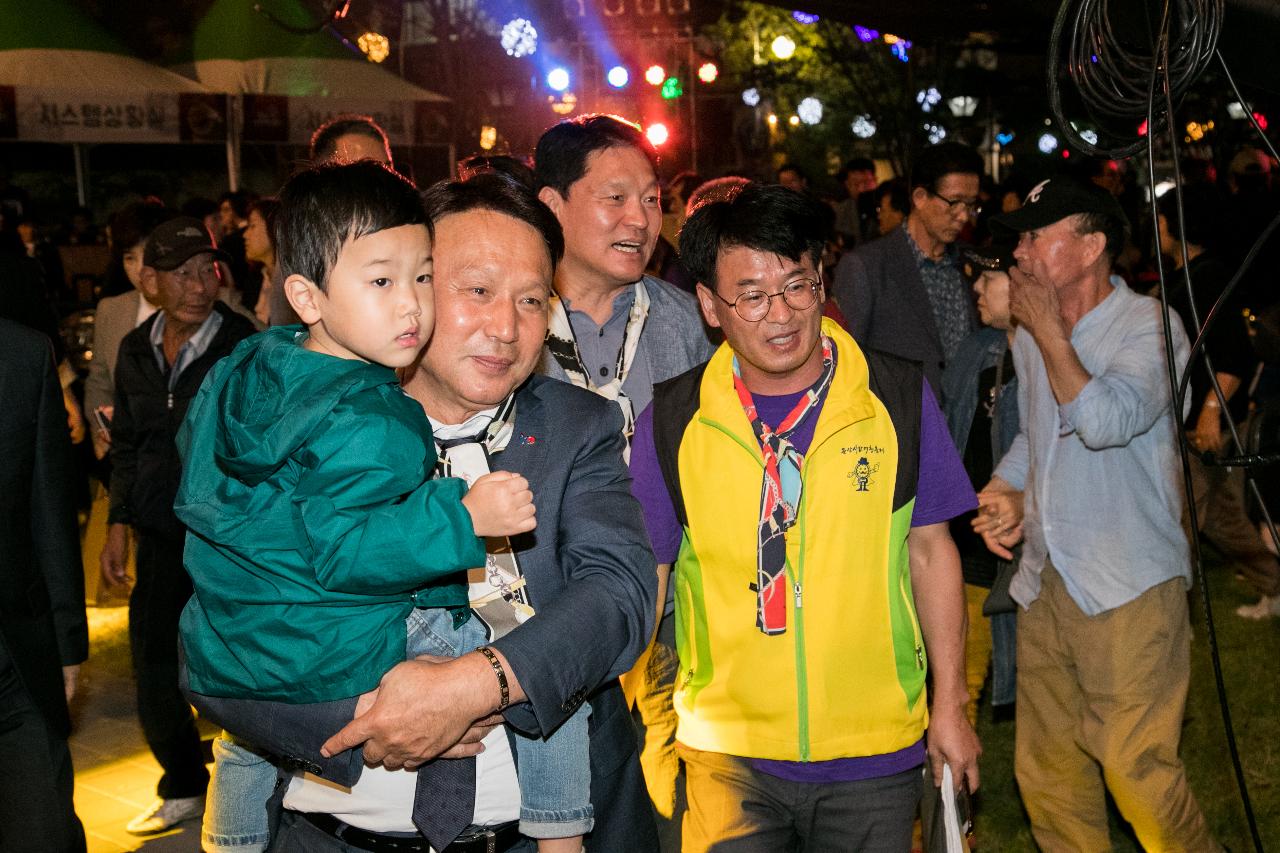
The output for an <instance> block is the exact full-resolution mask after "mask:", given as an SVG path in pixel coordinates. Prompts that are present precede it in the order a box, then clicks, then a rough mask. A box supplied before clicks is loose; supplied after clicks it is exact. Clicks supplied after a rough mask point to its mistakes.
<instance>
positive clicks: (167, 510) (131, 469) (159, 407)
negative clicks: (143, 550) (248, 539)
mask: <svg viewBox="0 0 1280 853" xmlns="http://www.w3.org/2000/svg"><path fill="white" fill-rule="evenodd" d="M214 310H215V311H217V312H218V313H219V314H221V315H222V327H221V328H219V329H218V332H217V334H215V335H214V337H213V340H212V341H211V342H210V344H209V348H208V349H207V350H205V352H204V354H203V355H201V356H200V357H199V358H197V359H196V360H195V361H193V362H192V363H191V364H190V365H188V366H187V368H186V369H185V370H183V371H182V373H181V374H180V375H179V376H178V382H177V384H176V385H175V386H174V388H173V391H172V393H170V391H169V382H168V379H167V378H166V376H165V374H164V373H163V372H161V370H160V365H159V364H157V363H156V355H155V350H153V349H152V347H151V339H150V338H151V329H152V327H153V326H154V325H155V322H156V318H157V317H159V316H160V314H159V313H158V312H157V313H156V314H153V315H152V316H151V317H150V319H148V320H147V321H146V322H145V323H143V324H142V325H141V326H139V327H138V328H136V329H134V330H133V331H132V332H130V333H129V334H127V335H125V337H124V340H123V341H121V342H120V356H119V358H118V360H117V361H116V376H115V379H116V394H115V412H114V414H113V416H112V420H111V511H110V513H109V514H108V516H107V521H108V522H109V523H111V524H117V523H120V524H130V525H133V526H134V527H136V528H138V529H139V530H141V531H144V532H146V533H150V534H152V535H165V536H172V537H175V538H176V537H179V536H181V535H182V534H183V527H182V523H181V522H179V521H178V517H177V516H176V515H174V513H173V500H174V497H175V496H176V495H177V493H178V481H179V480H180V479H181V478H182V461H181V459H179V457H178V448H177V444H176V443H175V439H176V438H177V435H178V427H180V426H182V420H183V418H185V417H186V416H187V406H189V405H190V404H191V400H192V398H193V397H195V395H196V392H197V391H199V390H200V385H201V383H202V382H204V378H205V376H206V375H207V374H208V373H209V370H210V369H211V368H212V367H213V365H214V364H216V363H217V361H218V359H220V358H222V357H223V356H225V355H227V354H229V353H230V352H231V350H233V349H235V346H236V344H238V343H240V341H242V340H244V339H245V338H247V337H249V336H250V335H252V334H253V333H254V332H255V331H256V330H255V329H254V328H253V324H252V323H250V322H249V321H248V320H247V319H246V318H244V317H242V316H241V315H239V314H237V313H235V312H234V311H232V310H231V309H230V308H228V307H227V306H225V305H223V304H222V303H221V302H218V303H215V304H214Z"/></svg>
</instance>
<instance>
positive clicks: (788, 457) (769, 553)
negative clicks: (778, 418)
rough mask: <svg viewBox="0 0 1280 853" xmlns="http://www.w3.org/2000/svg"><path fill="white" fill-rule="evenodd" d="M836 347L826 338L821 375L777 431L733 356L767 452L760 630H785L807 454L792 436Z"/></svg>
mask: <svg viewBox="0 0 1280 853" xmlns="http://www.w3.org/2000/svg"><path fill="white" fill-rule="evenodd" d="M835 364H836V362H835V348H834V346H832V343H831V339H830V338H828V337H826V336H825V335H824V336H823V338H822V374H821V375H820V376H819V377H818V381H817V382H815V383H813V385H812V386H810V388H809V390H808V391H806V392H805V393H804V394H803V395H802V396H801V397H800V399H799V400H798V401H797V402H796V405H795V407H794V408H793V409H792V410H791V412H790V413H788V415H787V416H786V417H785V418H783V419H782V423H780V424H778V429H777V431H776V432H775V431H774V430H772V429H770V428H769V425H768V424H766V423H765V422H764V421H762V420H761V419H760V415H759V413H758V412H756V404H755V400H753V399H752V397H751V392H750V391H749V390H747V386H746V383H744V382H743V381H742V375H741V373H740V372H739V370H738V359H737V357H736V356H735V357H734V359H733V387H734V390H736V391H737V392H738V400H739V401H740V402H741V403H742V409H743V411H744V412H746V413H747V420H749V421H751V430H752V432H754V433H755V435H756V439H757V440H759V442H760V453H761V455H762V456H763V457H764V483H763V485H762V487H761V490H760V528H759V540H758V546H757V549H756V583H755V587H756V627H757V628H759V629H760V630H761V632H762V633H765V634H769V635H773V634H782V633H785V632H786V630H787V589H786V587H787V583H786V581H787V571H786V570H787V539H786V532H787V531H788V530H789V529H791V527H792V526H793V525H794V524H795V523H796V518H797V516H798V514H799V511H800V498H801V493H802V491H803V486H804V483H803V480H802V479H801V477H800V472H801V470H802V469H803V466H804V455H803V454H802V453H800V451H798V450H796V449H795V447H794V446H793V445H792V444H791V440H790V439H791V435H792V433H794V432H795V431H796V429H798V428H799V427H800V425H801V424H803V423H804V420H805V418H806V417H808V416H809V415H810V413H812V412H816V411H818V410H819V409H820V408H821V406H822V402H823V401H824V400H825V399H826V397H827V391H828V390H829V389H830V388H831V378H832V377H833V376H834V375H835ZM795 596H796V607H799V606H800V584H799V583H797V584H796V588H795Z"/></svg>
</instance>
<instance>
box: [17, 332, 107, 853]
mask: <svg viewBox="0 0 1280 853" xmlns="http://www.w3.org/2000/svg"><path fill="white" fill-rule="evenodd" d="M0 400H3V401H4V405H3V406H0V454H2V455H3V457H4V460H5V464H4V465H3V466H0V519H2V521H0V554H3V555H4V556H3V557H2V558H0V850H5V851H14V853H20V851H53V852H54V853H63V851H83V850H84V849H85V840H84V829H83V828H82V827H81V825H80V821H79V819H78V818H76V815H75V807H74V805H73V804H72V786H73V773H72V768H71V753H70V752H69V751H68V749H67V734H68V733H69V732H70V730H71V720H70V717H68V715H67V703H68V702H69V701H70V700H71V696H72V694H73V693H74V692H75V686H76V675H77V673H78V671H79V669H80V664H81V663H82V662H83V661H84V659H85V658H87V657H88V656H89V630H88V627H87V623H86V621H85V611H84V574H83V570H82V567H81V565H80V532H79V530H78V528H77V525H76V508H75V493H74V488H73V483H72V468H73V462H72V459H71V441H70V438H69V435H68V431H67V413H66V410H65V409H64V408H63V405H62V389H61V387H60V386H59V384H58V374H57V371H56V370H55V369H54V365H53V347H52V346H51V345H50V343H49V339H48V338H46V337H45V336H44V335H41V334H39V333H38V332H34V331H31V330H29V329H26V328H24V327H22V326H19V325H18V324H17V323H13V322H11V321H9V320H4V319H0Z"/></svg>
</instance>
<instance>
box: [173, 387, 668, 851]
mask: <svg viewBox="0 0 1280 853" xmlns="http://www.w3.org/2000/svg"><path fill="white" fill-rule="evenodd" d="M514 426H515V435H514V436H513V438H512V441H511V444H510V445H508V447H507V449H506V450H504V451H503V452H502V453H500V454H497V455H495V456H494V457H493V466H494V468H495V469H501V470H504V471H514V472H515V473H517V474H520V475H522V476H524V477H526V478H528V480H529V482H530V484H531V486H532V488H533V490H534V494H535V495H536V499H537V503H538V526H537V528H536V529H535V530H534V531H533V533H532V534H524V535H522V536H520V537H517V538H516V539H515V540H514V541H513V542H512V544H513V546H514V547H515V549H516V552H517V554H518V555H519V559H520V567H521V569H522V570H523V571H524V573H525V575H526V576H527V577H528V578H529V588H530V590H531V591H532V594H533V596H534V597H533V606H534V607H535V608H536V609H537V611H538V615H537V616H536V617H534V618H533V619H530V620H529V621H528V622H525V623H524V624H523V625H520V626H519V627H518V628H516V629H515V630H514V631H512V632H511V633H510V634H507V635H506V636H505V637H503V638H502V639H500V640H498V641H496V642H495V643H493V644H492V645H493V646H495V647H496V648H498V649H500V650H501V651H502V654H503V655H504V656H505V657H506V659H507V662H508V664H509V665H510V668H511V670H512V671H513V672H515V673H516V674H517V676H518V678H519V679H520V685H521V686H522V687H523V688H524V691H525V693H526V694H527V695H528V697H529V698H528V701H527V702H521V703H520V704H517V705H512V706H511V707H510V708H508V709H507V710H506V712H505V717H506V720H507V722H508V723H509V729H511V728H514V729H518V730H520V731H522V732H526V733H529V734H532V735H535V736H545V735H547V734H550V733H551V732H553V731H555V730H556V728H557V727H559V726H560V725H561V724H562V723H563V722H564V721H565V720H566V719H568V718H569V716H570V715H572V714H573V713H574V711H576V710H577V708H578V706H579V705H581V704H582V703H583V702H584V701H587V702H590V703H591V721H590V725H589V734H590V741H591V802H592V804H593V805H594V807H595V815H596V824H595V829H594V830H593V831H592V832H591V834H590V835H589V836H588V837H587V841H586V847H587V850H588V851H590V853H614V851H618V852H619V853H621V851H632V850H636V851H641V850H644V851H649V850H657V849H658V841H657V830H656V828H655V826H654V821H653V811H652V808H651V806H650V805H649V799H648V795H647V794H646V792H645V787H644V777H643V776H642V774H641V772H640V762H639V756H638V752H637V743H636V733H635V728H634V726H633V725H632V722H631V714H630V712H629V711H628V710H627V706H626V703H625V702H624V700H623V698H622V690H621V689H620V688H619V686H618V676H619V675H621V674H622V673H624V672H626V671H627V670H629V669H630V668H631V666H632V664H633V663H634V662H635V660H636V658H637V657H638V656H639V655H640V652H641V651H643V650H644V647H645V645H646V644H647V643H648V641H649V638H650V636H651V635H652V633H653V627H654V626H653V621H654V615H655V604H656V596H657V575H656V573H655V571H654V565H655V562H654V558H653V551H652V550H651V549H650V547H649V538H648V534H647V532H646V531H645V527H644V518H643V516H642V515H641V512H640V505H639V504H638V503H637V502H636V500H635V498H634V497H632V496H631V478H630V476H629V475H628V474H627V468H626V465H624V464H623V462H622V447H623V439H622V432H621V430H622V417H621V413H620V412H619V410H618V407H617V406H616V405H615V404H614V403H613V402H611V401H609V400H605V399H603V398H601V397H598V396H596V395H595V394H592V393H591V392H589V391H585V390H583V389H580V388H574V387H573V386H571V385H569V384H568V383H566V382H559V381H555V380H552V379H547V378H545V377H541V376H533V377H531V378H530V379H529V380H528V381H527V382H526V383H525V384H524V385H523V386H522V387H521V388H520V390H518V391H517V392H516V420H515V425H514ZM188 698H189V699H191V700H192V702H193V703H194V704H195V705H196V706H197V707H199V708H200V710H201V712H202V714H203V715H204V716H205V717H207V718H208V719H211V720H213V721H215V722H216V723H218V724H219V725H222V726H224V727H226V728H227V729H229V730H230V731H232V732H233V733H235V734H236V735H239V736H241V737H243V738H244V739H245V740H248V741H249V742H251V743H253V744H255V745H257V746H260V747H262V748H263V749H265V750H266V751H268V752H270V753H271V754H273V755H275V756H276V757H277V760H279V761H280V763H281V764H282V765H283V766H285V767H287V768H293V769H307V770H309V771H311V772H313V773H315V774H317V775H320V776H323V777H324V778H326V779H329V780H331V781H333V782H335V783H336V784H339V785H350V784H352V783H353V782H354V781H355V779H356V778H358V777H359V774H360V770H361V768H362V767H363V766H364V763H363V760H362V753H361V751H360V750H358V749H353V750H348V751H346V752H343V753H340V754H338V755H336V756H334V757H333V758H331V759H325V758H323V757H321V755H320V753H319V748H320V745H321V744H323V743H324V742H325V740H327V739H328V738H329V736H330V735H332V734H333V733H334V732H336V731H337V730H338V729H340V728H341V727H342V726H344V725H345V724H346V723H348V722H349V721H350V720H351V718H352V716H353V715H354V712H355V705H356V700H355V699H354V698H352V699H346V700H343V701H340V702H324V703H314V704H309V705H287V704H284V703H280V702H263V701H256V700H246V699H216V698H213V697H209V696H198V695H194V694H190V695H189V696H188ZM512 736H513V737H514V736H515V735H512Z"/></svg>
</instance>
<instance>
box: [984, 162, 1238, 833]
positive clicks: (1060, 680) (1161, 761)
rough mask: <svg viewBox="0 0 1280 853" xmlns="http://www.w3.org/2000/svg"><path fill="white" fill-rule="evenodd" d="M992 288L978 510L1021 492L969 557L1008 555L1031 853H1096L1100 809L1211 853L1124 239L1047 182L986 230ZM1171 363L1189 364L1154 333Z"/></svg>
mask: <svg viewBox="0 0 1280 853" xmlns="http://www.w3.org/2000/svg"><path fill="white" fill-rule="evenodd" d="M993 221H994V223H996V224H997V225H1001V226H1004V227H1006V228H1009V229H1011V230H1013V231H1016V232H1018V233H1019V234H1020V239H1019V242H1018V247H1017V249H1016V250H1015V252H1014V257H1015V259H1016V260H1017V262H1018V265H1017V266H1016V267H1015V268H1014V269H1012V270H1010V278H1011V280H1012V287H1011V290H1012V292H1011V307H1012V312H1013V317H1014V320H1015V321H1016V322H1017V324H1018V331H1017V333H1016V336H1015V338H1014V344H1013V358H1014V365H1015V367H1016V369H1017V373H1018V378H1019V385H1018V403H1019V405H1018V408H1019V410H1020V412H1021V414H1022V415H1023V417H1022V422H1021V424H1020V427H1019V433H1018V437H1017V438H1016V439H1015V440H1014V443H1013V446H1012V447H1011V448H1010V450H1009V452H1008V453H1007V454H1006V455H1005V457H1004V458H1003V459H1002V460H1001V462H1000V464H999V465H998V466H997V468H996V472H995V476H993V477H992V479H991V483H990V484H989V485H988V486H987V487H986V489H984V490H983V494H982V495H980V496H979V499H980V501H981V502H982V503H983V505H984V506H987V505H988V504H994V505H997V506H1001V507H1008V506H1009V504H1010V502H1008V501H1001V497H1002V493H1005V492H1007V491H1008V490H1010V489H1014V490H1024V491H1025V496H1026V497H1025V518H1019V517H1018V515H1019V513H1018V512H1016V511H1012V512H1010V513H1009V514H1008V515H1006V510H1005V509H1001V510H998V511H997V513H996V514H997V516H998V517H997V525H996V526H994V527H991V528H988V529H986V530H985V531H984V533H983V536H984V538H985V539H986V540H987V545H988V547H990V548H991V549H992V550H993V551H995V552H997V553H999V554H1001V555H1003V556H1006V557H1007V556H1008V553H1009V552H1008V550H1007V548H1008V546H1010V545H1011V544H1013V543H1014V542H1016V541H1017V539H1018V538H1019V537H1020V536H1021V533H1022V531H1025V534H1026V538H1025V541H1024V543H1023V551H1022V558H1021V561H1020V563H1019V567H1018V572H1017V574H1016V575H1015V576H1014V578H1013V580H1012V582H1011V583H1010V589H1009V591H1010V595H1011V596H1012V597H1013V599H1014V600H1015V601H1016V602H1017V603H1018V604H1019V605H1021V607H1022V612H1021V614H1020V615H1019V618H1018V643H1017V655H1018V688H1017V695H1018V700H1017V742H1016V748H1015V760H1014V766H1015V770H1016V773H1017V778H1018V785H1019V787H1020V789H1021V792H1022V799H1023V802H1024V803H1025V805H1026V808H1027V813H1028V815H1030V817H1031V828H1032V834H1033V835H1034V836H1035V839H1036V842H1037V844H1039V846H1040V849H1041V850H1044V851H1047V853H1054V851H1079V850H1109V849H1111V842H1110V839H1109V834H1108V828H1107V813H1106V806H1105V792H1106V791H1107V790H1109V791H1110V793H1111V796H1112V797H1113V799H1114V800H1115V803H1116V805H1117V806H1118V807H1119V809H1120V813H1121V814H1122V815H1124V817H1125V819H1126V820H1128V821H1129V823H1130V824H1131V825H1132V826H1133V830H1134V832H1135V834H1136V835H1137V836H1138V840H1139V842H1140V843H1141V845H1142V847H1143V848H1144V849H1147V850H1187V851H1217V850H1220V849H1221V848H1220V847H1219V845H1218V844H1217V842H1215V841H1214V840H1213V838H1212V837H1211V836H1210V835H1209V831H1208V828H1207V827H1206V825H1205V821H1204V816H1203V815H1202V814H1201V812H1200V807H1199V806H1198V805H1197V804H1196V801H1195V797H1194V796H1192V793H1191V790H1190V788H1189V787H1188V785H1187V779H1186V774H1185V772H1184V769H1183V765H1182V761H1181V759H1180V758H1179V757H1178V743H1179V741H1180V739H1181V732H1182V718H1183V710H1184V707H1185V704H1186V697H1187V684H1188V681H1189V679H1190V636H1191V635H1190V625H1189V624H1188V616H1187V596H1186V591H1187V587H1188V585H1189V583H1190V580H1191V574H1190V560H1189V555H1188V551H1187V540H1186V536H1185V535H1184V534H1183V531H1182V526H1181V519H1182V510H1183V490H1182V484H1181V482H1180V478H1179V475H1178V466H1177V438H1176V432H1175V430H1176V423H1175V419H1174V418H1173V417H1172V416H1171V413H1170V411H1169V409H1170V405H1171V404H1170V400H1171V394H1170V390H1169V380H1168V377H1167V375H1166V372H1165V364H1166V361H1165V352H1164V346H1165V335H1164V325H1163V319H1164V318H1162V317H1161V313H1160V304H1159V303H1158V302H1157V301H1156V300H1154V299H1151V298H1149V297H1145V296H1139V295H1137V294H1136V293H1134V292H1133V291H1131V290H1129V289H1128V288H1127V287H1125V285H1124V283H1123V282H1122V281H1121V280H1120V279H1119V278H1115V277H1112V276H1111V275H1110V273H1111V266H1112V263H1113V262H1114V260H1115V257H1116V255H1117V254H1118V253H1119V251H1120V250H1121V249H1122V248H1123V246H1124V241H1125V234H1126V230H1127V228H1128V223H1127V221H1126V219H1125V216H1124V213H1123V212H1121V210H1120V207H1119V205H1118V204H1117V203H1116V201H1115V199H1114V197H1113V196H1112V195H1111V194H1110V193H1108V192H1106V191H1105V190H1102V189H1099V188H1098V187H1095V186H1091V185H1088V184H1083V183H1079V182H1076V181H1073V180H1069V179H1064V178H1053V179H1052V180H1049V181H1045V182H1043V183H1041V184H1039V185H1038V186H1036V187H1035V188H1034V189H1033V190H1032V191H1031V192H1030V194H1029V195H1028V196H1027V200H1026V205H1025V206H1024V207H1023V208H1021V209H1020V210H1017V211H1014V212H1012V213H1009V214H1006V215H1004V216H1001V217H997V218H996V219H995V220H993ZM1170 320H1171V326H1172V330H1173V331H1172V337H1173V347H1174V353H1175V361H1176V363H1177V364H1179V365H1185V364H1186V362H1187V355H1188V351H1189V347H1188V344H1187V337H1186V334H1185V333H1184V332H1183V329H1182V324H1181V323H1180V322H1179V321H1178V319H1177V317H1176V316H1171V318H1170Z"/></svg>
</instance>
